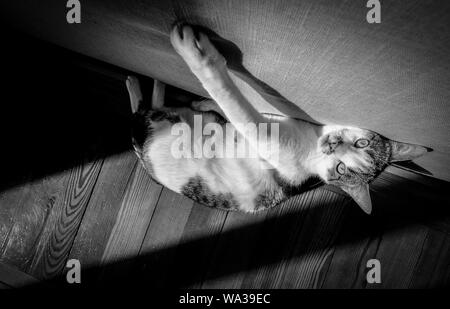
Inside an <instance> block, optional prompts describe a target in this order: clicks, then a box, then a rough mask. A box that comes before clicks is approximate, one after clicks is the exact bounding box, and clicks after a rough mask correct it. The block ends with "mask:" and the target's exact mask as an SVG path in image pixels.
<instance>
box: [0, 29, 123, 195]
mask: <svg viewBox="0 0 450 309" xmlns="http://www.w3.org/2000/svg"><path fill="white" fill-rule="evenodd" d="M1 31H2V32H1V33H2V40H3V44H2V51H1V53H2V60H3V64H2V74H3V76H4V78H3V80H2V94H3V100H2V104H1V107H0V117H1V119H0V126H1V128H0V132H1V133H0V134H1V141H2V153H3V156H2V157H3V158H2V163H1V167H0V169H1V171H2V172H1V174H2V176H1V177H2V178H1V183H0V191H3V190H5V189H6V188H9V187H12V186H15V185H17V184H20V183H25V182H30V181H33V180H36V179H40V178H42V177H44V176H46V175H51V174H54V173H56V172H60V171H64V170H66V169H68V168H71V167H73V166H76V165H79V164H80V163H82V162H86V161H91V160H95V159H98V158H102V157H106V156H109V155H112V154H116V153H119V152H122V151H125V150H127V149H131V144H130V138H129V127H130V125H129V121H130V110H129V106H127V104H124V103H125V102H128V96H127V93H126V88H125V84H124V82H123V81H122V80H120V76H122V75H124V72H121V71H117V70H116V71H115V72H116V73H115V75H114V77H115V78H116V79H112V78H105V76H104V74H102V73H101V72H99V71H98V72H95V70H88V69H86V68H85V67H82V66H80V65H79V63H83V65H84V66H87V67H91V68H95V67H96V65H97V62H95V61H92V62H90V61H89V60H88V59H86V57H82V56H79V55H76V54H74V53H72V52H68V51H65V50H64V49H62V48H59V47H56V46H53V45H50V44H47V43H43V42H41V41H38V40H36V39H33V38H30V37H27V36H25V35H22V34H20V33H17V32H14V31H12V30H11V29H8V28H6V27H2V30H1ZM102 68H106V70H110V67H108V66H107V65H105V66H102ZM117 72H119V73H117ZM112 81H113V82H112Z"/></svg>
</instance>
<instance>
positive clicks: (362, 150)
mask: <svg viewBox="0 0 450 309" xmlns="http://www.w3.org/2000/svg"><path fill="white" fill-rule="evenodd" d="M318 148H319V152H320V153H321V163H320V164H319V167H318V169H319V170H318V174H319V176H320V177H321V178H322V179H323V180H324V181H325V182H326V183H328V184H332V185H335V186H338V187H340V188H341V189H342V190H344V191H345V192H347V193H348V194H349V195H350V196H351V197H352V198H353V199H354V200H355V202H356V203H357V204H358V205H359V206H360V207H361V208H362V209H363V210H364V211H365V212H366V213H368V214H370V213H371V212H372V202H371V200H370V195H369V183H370V182H371V181H372V180H373V179H375V178H376V177H377V176H378V175H379V174H380V173H381V172H382V171H383V170H384V169H385V168H386V166H387V165H388V164H390V163H392V162H396V161H405V160H412V159H415V158H417V157H420V156H422V155H423V154H425V153H426V152H427V151H428V149H427V148H425V147H422V146H418V145H412V144H407V143H401V142H396V141H392V140H389V139H387V138H385V137H383V136H381V135H379V134H377V133H375V132H372V131H369V130H363V129H358V128H351V127H340V126H325V127H324V130H323V135H322V136H321V137H320V138H319V141H318Z"/></svg>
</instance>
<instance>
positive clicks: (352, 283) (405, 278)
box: [322, 198, 428, 288]
mask: <svg viewBox="0 0 450 309" xmlns="http://www.w3.org/2000/svg"><path fill="white" fill-rule="evenodd" d="M379 202H383V203H385V204H388V205H387V206H389V207H395V206H396V202H397V199H395V198H391V200H390V201H387V200H382V201H378V202H377V203H379ZM374 205H376V204H374ZM343 226H344V229H343V231H342V233H341V235H340V236H339V238H338V241H337V242H336V246H335V250H334V254H333V257H332V260H331V262H330V265H329V267H328V271H327V273H326V275H325V277H324V282H323V285H322V287H323V288H407V287H408V286H409V285H410V282H411V280H412V275H413V271H414V269H415V266H416V263H417V262H418V260H419V257H420V252H421V249H422V246H423V244H424V241H425V238H426V235H427V231H428V228H427V227H426V226H424V225H421V224H414V223H411V222H409V221H408V220H406V221H405V220H404V219H403V218H401V217H396V218H388V217H384V216H379V217H376V216H372V217H368V216H365V215H363V214H361V213H360V212H357V210H356V207H355V208H354V210H352V211H351V212H350V215H349V216H348V218H347V219H346V222H345V224H344V225H343ZM370 259H378V260H379V261H380V263H381V283H380V284H378V283H373V284H369V283H367V280H366V274H367V271H368V268H367V267H366V264H367V261H368V260H370Z"/></svg>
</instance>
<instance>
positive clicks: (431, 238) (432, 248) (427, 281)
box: [409, 229, 450, 289]
mask: <svg viewBox="0 0 450 309" xmlns="http://www.w3.org/2000/svg"><path fill="white" fill-rule="evenodd" d="M419 256H420V257H419V260H418V262H417V264H416V266H415V268H414V272H413V274H412V277H411V281H410V284H409V288H421V289H424V288H448V287H449V286H450V235H448V234H446V233H443V232H441V231H437V230H433V229H429V230H428V233H427V237H426V239H425V242H424V244H423V246H422V248H421V250H420V255H419Z"/></svg>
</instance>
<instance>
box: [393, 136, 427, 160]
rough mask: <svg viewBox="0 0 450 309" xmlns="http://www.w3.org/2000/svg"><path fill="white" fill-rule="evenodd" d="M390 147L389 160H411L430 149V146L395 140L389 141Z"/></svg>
mask: <svg viewBox="0 0 450 309" xmlns="http://www.w3.org/2000/svg"><path fill="white" fill-rule="evenodd" d="M391 147H392V150H391V159H390V160H389V161H390V162H397V161H407V160H413V159H415V158H418V157H420V156H422V155H424V154H425V153H427V152H429V151H431V149H430V148H425V147H423V146H419V145H414V144H408V143H401V142H395V141H391Z"/></svg>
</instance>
